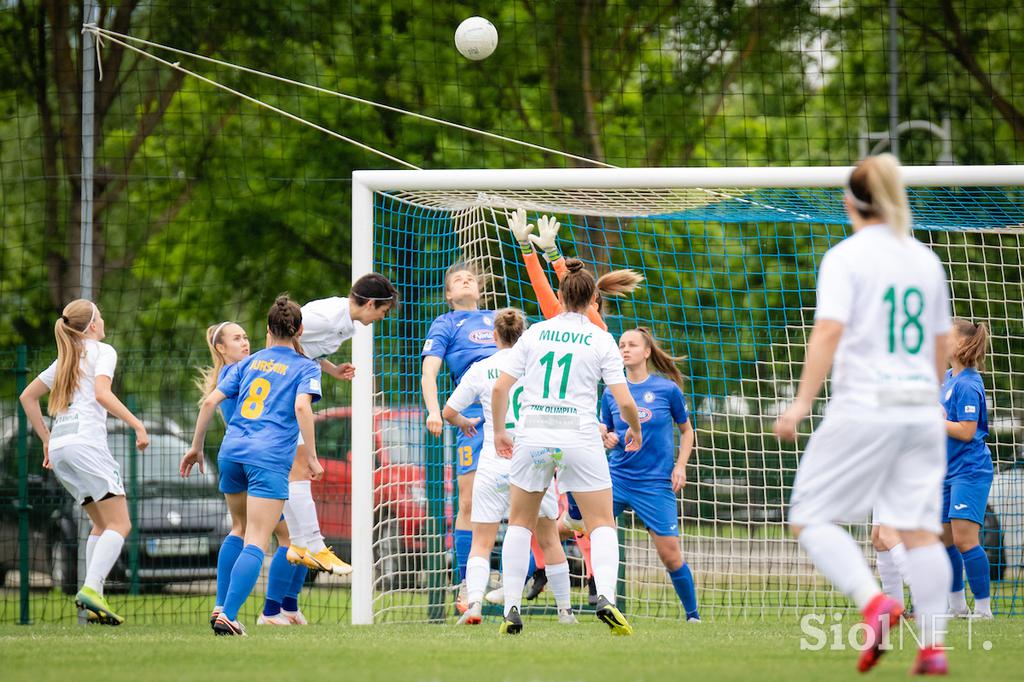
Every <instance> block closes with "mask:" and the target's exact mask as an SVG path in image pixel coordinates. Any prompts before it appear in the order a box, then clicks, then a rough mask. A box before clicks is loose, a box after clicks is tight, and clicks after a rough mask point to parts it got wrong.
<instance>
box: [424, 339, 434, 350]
mask: <svg viewBox="0 0 1024 682" xmlns="http://www.w3.org/2000/svg"><path fill="white" fill-rule="evenodd" d="M433 347H434V339H427V340H426V341H424V342H423V352H424V353H426V352H427V351H428V350H430V349H431V348H433Z"/></svg>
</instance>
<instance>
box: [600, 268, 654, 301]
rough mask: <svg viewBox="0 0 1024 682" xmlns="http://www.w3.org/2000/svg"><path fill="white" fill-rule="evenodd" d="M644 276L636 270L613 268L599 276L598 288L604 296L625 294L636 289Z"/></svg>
mask: <svg viewBox="0 0 1024 682" xmlns="http://www.w3.org/2000/svg"><path fill="white" fill-rule="evenodd" d="M643 281H644V276H643V275H641V274H640V273H639V272H636V271H634V270H612V271H611V272H608V273H605V274H603V275H601V276H600V277H598V278H597V290H598V291H600V292H601V295H602V296H625V295H626V294H631V293H633V292H634V291H636V288H637V287H639V286H640V285H641V284H642V283H643Z"/></svg>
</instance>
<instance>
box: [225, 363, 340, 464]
mask: <svg viewBox="0 0 1024 682" xmlns="http://www.w3.org/2000/svg"><path fill="white" fill-rule="evenodd" d="M217 390H218V391H220V392H221V393H223V394H224V395H225V396H227V397H228V398H235V399H237V401H238V404H237V407H236V409H235V412H234V415H233V416H232V417H231V421H230V422H228V430H227V433H226V434H224V441H223V442H222V443H221V446H220V455H219V457H220V458H221V459H224V460H227V461H229V462H239V463H242V464H253V465H256V466H260V467H264V468H267V469H271V470H274V471H279V472H284V473H285V474H287V473H288V472H290V471H291V468H292V461H293V460H294V459H295V447H296V445H297V444H298V439H299V423H298V420H297V419H296V418H295V398H296V396H298V395H300V394H303V393H308V394H309V395H311V396H313V401H314V402H316V401H317V400H319V399H320V365H319V364H317V363H316V362H313V361H312V360H310V359H309V358H307V357H306V356H304V355H299V354H298V353H296V352H295V350H293V349H292V348H290V347H284V346H273V347H271V348H266V349H264V350H261V351H260V352H258V353H256V354H254V355H250V356H249V357H247V358H246V359H244V360H242V361H241V362H239V363H238V364H236V365H235V366H234V367H233V368H232V369H231V370H230V371H229V372H228V373H227V374H226V375H225V377H224V380H223V381H222V382H221V383H219V384H218V385H217Z"/></svg>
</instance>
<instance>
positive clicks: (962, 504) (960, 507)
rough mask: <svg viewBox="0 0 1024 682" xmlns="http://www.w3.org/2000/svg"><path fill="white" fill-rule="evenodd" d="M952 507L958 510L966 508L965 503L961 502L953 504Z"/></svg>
mask: <svg viewBox="0 0 1024 682" xmlns="http://www.w3.org/2000/svg"><path fill="white" fill-rule="evenodd" d="M953 509H955V510H957V511H960V510H962V509H967V505H966V504H964V503H963V502H961V503H960V504H954V505H953Z"/></svg>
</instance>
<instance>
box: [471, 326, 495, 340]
mask: <svg viewBox="0 0 1024 682" xmlns="http://www.w3.org/2000/svg"><path fill="white" fill-rule="evenodd" d="M469 340H470V341H472V342H473V343H480V344H483V343H494V332H493V331H491V330H490V329H474V330H473V331H471V332H470V333H469Z"/></svg>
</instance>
